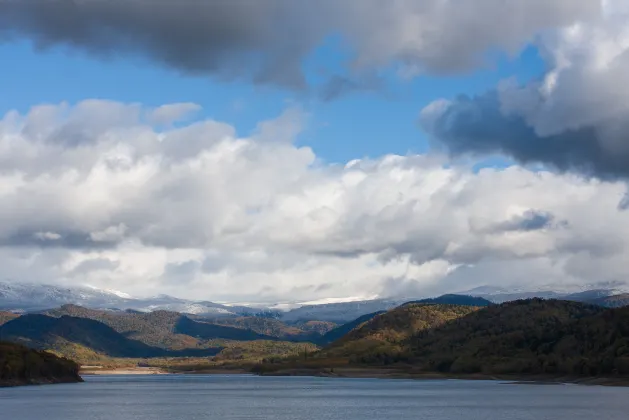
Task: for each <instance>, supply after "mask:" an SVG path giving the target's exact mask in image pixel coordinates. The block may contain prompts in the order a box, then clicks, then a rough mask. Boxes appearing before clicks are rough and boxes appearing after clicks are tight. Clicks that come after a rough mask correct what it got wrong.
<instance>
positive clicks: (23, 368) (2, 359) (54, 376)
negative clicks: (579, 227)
mask: <svg viewBox="0 0 629 420" xmlns="http://www.w3.org/2000/svg"><path fill="white" fill-rule="evenodd" d="M74 382H83V379H81V377H80V376H79V365H78V364H77V363H75V362H73V361H71V360H68V359H65V358H61V357H57V356H55V355H53V354H51V353H48V352H45V351H39V350H33V349H29V348H28V347H25V346H22V345H20V344H15V343H7V342H0V387H6V386H18V385H41V384H55V383H74Z"/></svg>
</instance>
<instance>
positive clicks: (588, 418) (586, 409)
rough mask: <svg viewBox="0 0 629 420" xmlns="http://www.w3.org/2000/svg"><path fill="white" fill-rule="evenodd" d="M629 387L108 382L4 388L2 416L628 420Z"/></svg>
mask: <svg viewBox="0 0 629 420" xmlns="http://www.w3.org/2000/svg"><path fill="white" fill-rule="evenodd" d="M627 418H629V388H608V387H586V386H577V385H539V386H536V385H512V384H502V383H499V382H490V381H405V380H383V379H328V378H296V377H290V378H271V377H266V378H261V377H255V376H251V377H250V376H205V375H203V376H193V375H190V376H183V375H181V376H180V375H174V376H102V377H88V378H87V382H86V383H83V384H72V385H54V386H41V387H22V388H4V389H0V419H2V420H205V419H217V420H218V419H258V420H264V419H279V420H315V419H316V420H328V419H342V420H365V419H367V420H382V419H396V420H405V419H414V420H415V419H422V420H433V419H435V420H437V419H439V420H442V419H444V420H450V419H452V420H454V419H456V420H460V419H465V420H529V419H530V420H544V419H548V420H562V419H566V420H568V419H569V420H581V419H582V420H593V419H595V420H621V419H622V420H626V419H627Z"/></svg>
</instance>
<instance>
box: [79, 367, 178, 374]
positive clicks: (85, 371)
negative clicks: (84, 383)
mask: <svg viewBox="0 0 629 420" xmlns="http://www.w3.org/2000/svg"><path fill="white" fill-rule="evenodd" d="M168 373H169V372H166V371H165V370H163V369H160V368H153V367H148V368H141V367H137V368H115V369H107V368H100V367H96V366H89V367H86V368H81V371H80V372H79V374H80V375H168Z"/></svg>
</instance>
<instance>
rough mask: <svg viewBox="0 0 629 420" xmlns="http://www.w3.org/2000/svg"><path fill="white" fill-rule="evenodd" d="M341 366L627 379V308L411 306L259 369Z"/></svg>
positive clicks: (527, 303) (541, 303)
mask: <svg viewBox="0 0 629 420" xmlns="http://www.w3.org/2000/svg"><path fill="white" fill-rule="evenodd" d="M341 366H346V367H347V366H349V367H351V366H356V367H361V368H362V367H373V368H376V367H385V366H386V367H394V368H395V367H397V368H398V369H400V371H403V372H413V373H417V374H419V373H426V372H441V373H445V374H456V375H459V374H488V375H500V374H503V375H508V374H510V375H519V376H526V375H549V376H557V375H564V376H565V375H568V376H629V307H625V308H617V309H607V308H603V307H600V306H596V305H590V304H585V303H579V302H570V301H560V300H543V299H529V300H519V301H514V302H508V303H504V304H500V305H491V306H488V307H483V308H479V307H471V306H457V305H433V304H408V305H404V306H402V307H399V308H396V309H393V310H390V311H388V312H386V313H384V314H381V315H378V316H376V317H374V318H373V319H371V320H370V321H368V322H366V323H363V324H362V325H361V326H359V327H358V328H356V329H354V330H352V331H351V332H349V333H348V334H346V335H345V336H344V337H342V338H341V339H339V340H337V341H335V342H334V343H332V344H330V345H329V346H327V347H325V348H323V349H322V350H321V351H320V352H318V353H316V354H313V355H311V356H310V357H309V359H308V360H307V361H301V362H299V361H297V360H292V361H291V360H285V361H284V362H282V361H275V360H271V361H268V362H267V363H266V364H262V365H260V366H258V368H259V371H260V372H267V371H278V370H279V371H281V370H290V369H302V368H311V369H325V368H332V367H334V368H336V367H341Z"/></svg>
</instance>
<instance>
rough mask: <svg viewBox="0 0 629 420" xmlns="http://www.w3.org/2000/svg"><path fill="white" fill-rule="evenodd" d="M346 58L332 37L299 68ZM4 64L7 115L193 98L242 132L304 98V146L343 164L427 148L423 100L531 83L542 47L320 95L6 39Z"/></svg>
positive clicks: (333, 68) (0, 57)
mask: <svg viewBox="0 0 629 420" xmlns="http://www.w3.org/2000/svg"><path fill="white" fill-rule="evenodd" d="M347 59H348V57H347V56H346V55H345V54H344V53H343V52H342V51H341V50H340V49H339V48H338V46H337V45H336V44H335V43H332V42H328V43H326V44H324V45H322V46H320V47H319V48H318V49H316V50H315V51H314V52H312V53H311V54H310V56H309V57H307V59H306V60H305V61H304V69H303V70H304V73H305V74H306V75H307V77H309V78H310V79H311V80H316V79H317V75H318V74H319V73H320V72H321V71H322V70H321V69H324V70H326V71H328V72H342V71H343V64H344V62H345V61H346V60H347ZM0 61H1V62H2V63H4V64H3V77H2V78H1V79H0V113H2V114H4V113H6V112H7V111H9V110H12V109H17V110H18V111H20V112H25V111H27V110H28V108H29V107H31V106H33V105H37V104H42V103H59V102H62V101H67V102H69V103H71V104H72V103H76V102H78V101H81V100H84V99H91V98H98V99H110V100H115V101H120V102H138V103H142V104H144V105H147V106H159V105H163V104H166V103H175V102H194V103H197V104H199V105H201V106H202V107H203V111H202V113H201V114H200V115H198V116H199V117H206V118H213V119H217V120H219V121H225V122H228V123H230V124H233V125H234V126H235V127H237V129H238V131H239V133H241V134H242V135H246V134H247V133H249V132H250V131H251V130H252V129H254V128H255V126H256V124H257V123H258V122H259V121H262V120H265V119H271V118H274V117H276V116H277V115H278V114H280V113H281V112H282V110H283V109H285V108H286V107H287V106H289V104H298V105H300V106H301V107H303V108H304V109H305V110H306V111H307V112H308V114H309V117H310V118H309V122H308V126H307V129H306V130H305V131H304V133H303V134H302V135H301V137H300V138H299V140H298V141H299V144H304V145H308V146H310V147H312V148H313V149H314V150H315V152H316V153H317V155H318V157H319V158H321V159H323V160H325V161H328V162H340V163H343V162H347V161H349V160H352V159H355V158H362V157H371V158H375V157H379V156H381V155H384V154H389V153H392V154H402V155H404V154H406V153H408V152H411V153H422V152H424V151H425V150H426V148H427V147H428V146H427V144H426V140H425V136H424V134H423V133H422V132H421V131H420V129H419V127H418V126H417V123H416V120H417V115H418V112H419V110H421V109H422V108H423V107H424V106H426V105H427V104H429V103H430V102H432V101H433V100H435V99H438V98H453V97H455V96H456V95H459V94H468V95H474V94H479V93H482V92H484V91H486V90H489V89H491V88H492V87H494V86H495V85H496V83H497V82H498V81H500V80H502V79H505V78H509V77H516V78H517V79H518V80H519V81H520V82H526V81H528V80H530V79H532V78H536V77H539V76H540V75H541V74H542V73H543V70H544V63H543V61H542V60H541V59H540V57H539V55H538V52H537V49H536V48H535V47H534V46H529V47H527V48H525V49H523V50H522V52H521V53H520V54H519V55H517V56H515V57H510V56H507V55H506V54H501V55H498V56H497V58H495V59H493V60H490V61H489V62H488V63H487V65H485V66H484V67H482V68H480V69H476V70H474V71H471V72H467V73H462V74H456V75H448V76H440V77H437V76H430V75H425V76H420V77H417V78H414V79H412V80H401V79H400V78H399V77H397V76H396V75H394V74H392V72H388V74H386V73H385V75H384V76H383V77H384V79H385V84H386V88H383V89H381V90H379V91H370V92H353V93H349V94H346V95H343V96H341V97H339V98H336V99H333V100H329V101H324V100H321V99H319V98H316V96H315V95H312V94H308V93H303V92H295V91H291V90H288V89H282V88H277V87H273V86H260V85H254V84H252V83H250V82H247V81H240V82H226V81H223V80H220V79H216V78H213V77H211V76H190V75H186V74H183V73H182V72H180V71H178V70H173V69H171V68H165V67H162V66H160V65H158V64H156V63H154V62H152V61H149V60H146V59H142V58H137V59H133V58H130V57H128V56H117V57H112V58H109V59H102V58H93V57H91V56H89V55H87V54H85V53H83V52H80V51H76V50H72V49H70V48H67V47H53V48H49V49H45V50H41V49H35V48H34V47H33V45H32V44H31V43H30V42H29V41H25V40H22V39H18V40H16V41H13V42H8V43H5V44H2V45H0Z"/></svg>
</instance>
